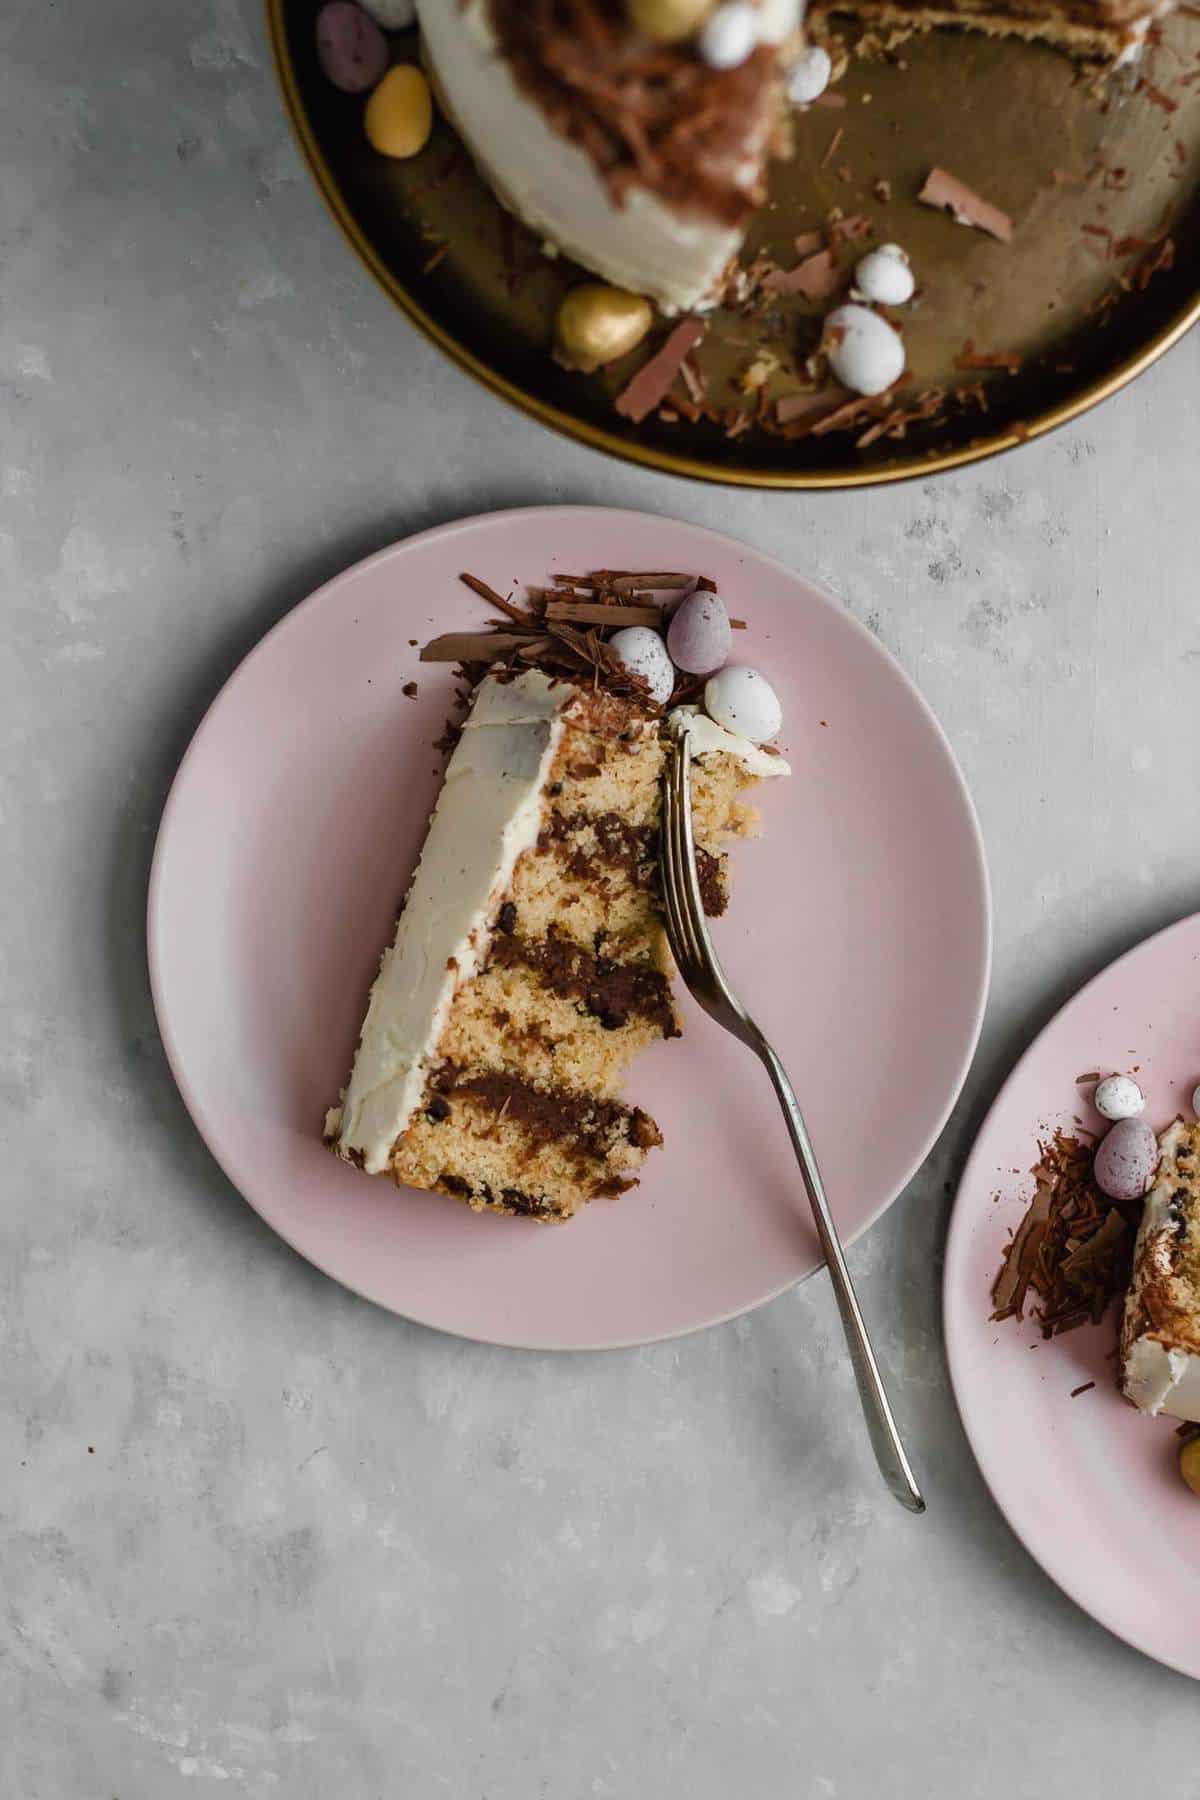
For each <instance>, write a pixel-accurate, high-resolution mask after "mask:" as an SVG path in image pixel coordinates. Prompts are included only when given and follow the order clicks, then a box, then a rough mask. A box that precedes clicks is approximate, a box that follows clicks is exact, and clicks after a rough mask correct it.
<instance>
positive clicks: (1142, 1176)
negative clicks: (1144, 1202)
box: [1092, 1119, 1158, 1200]
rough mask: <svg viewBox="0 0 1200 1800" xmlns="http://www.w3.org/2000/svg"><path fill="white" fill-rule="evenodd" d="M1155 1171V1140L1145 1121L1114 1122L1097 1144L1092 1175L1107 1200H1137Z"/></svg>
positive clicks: (1119, 1120) (1150, 1182)
mask: <svg viewBox="0 0 1200 1800" xmlns="http://www.w3.org/2000/svg"><path fill="white" fill-rule="evenodd" d="M1157 1167H1158V1140H1157V1139H1156V1138H1155V1136H1154V1133H1153V1132H1152V1131H1151V1129H1150V1127H1149V1126H1148V1125H1147V1124H1146V1122H1145V1120H1144V1119H1118V1120H1117V1122H1116V1124H1115V1125H1114V1126H1113V1128H1112V1130H1111V1131H1109V1132H1106V1133H1105V1135H1104V1137H1103V1138H1101V1140H1100V1143H1099V1146H1098V1147H1097V1150H1096V1159H1095V1161H1094V1163H1093V1164H1092V1173H1093V1175H1094V1176H1095V1177H1096V1186H1097V1187H1098V1188H1099V1189H1100V1192H1101V1193H1102V1194H1107V1195H1108V1197H1109V1199H1110V1200H1140V1199H1141V1197H1142V1195H1143V1194H1144V1193H1146V1192H1147V1190H1148V1189H1149V1188H1150V1186H1151V1184H1152V1183H1153V1181H1154V1171H1155V1170H1156V1169H1157Z"/></svg>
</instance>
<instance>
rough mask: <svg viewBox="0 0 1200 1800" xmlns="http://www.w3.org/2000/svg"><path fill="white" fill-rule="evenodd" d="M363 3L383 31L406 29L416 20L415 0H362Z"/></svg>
mask: <svg viewBox="0 0 1200 1800" xmlns="http://www.w3.org/2000/svg"><path fill="white" fill-rule="evenodd" d="M363 5H364V6H365V7H366V9H367V11H368V12H369V13H370V15H371V17H372V18H373V19H375V20H376V21H377V22H378V23H379V24H380V25H382V26H383V29H384V30H385V31H407V30H408V28H409V26H410V25H415V24H416V22H417V0H363Z"/></svg>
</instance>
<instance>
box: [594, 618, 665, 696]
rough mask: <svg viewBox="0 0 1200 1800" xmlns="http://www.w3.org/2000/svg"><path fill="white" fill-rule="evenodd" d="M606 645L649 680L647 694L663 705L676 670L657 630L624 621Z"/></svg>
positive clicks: (626, 664)
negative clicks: (624, 624)
mask: <svg viewBox="0 0 1200 1800" xmlns="http://www.w3.org/2000/svg"><path fill="white" fill-rule="evenodd" d="M608 647H609V649H610V650H611V651H612V653H613V655H614V656H617V657H619V658H620V660H621V661H622V662H623V663H624V664H625V667H626V668H627V669H629V670H630V671H631V672H632V673H633V674H634V675H640V676H641V677H642V680H643V681H645V682H648V683H649V686H650V698H651V699H652V700H656V701H657V702H658V704H659V706H665V705H666V703H667V701H668V700H669V699H670V698H671V693H672V690H673V689H674V686H675V671H674V669H673V668H672V667H671V659H670V657H669V656H668V655H667V646H666V645H665V644H664V643H663V641H662V639H661V638H660V637H659V635H658V633H657V631H651V629H650V627H649V625H626V626H625V628H624V629H623V630H622V631H614V632H613V634H612V636H611V637H610V638H609V640H608Z"/></svg>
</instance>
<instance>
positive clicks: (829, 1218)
mask: <svg viewBox="0 0 1200 1800" xmlns="http://www.w3.org/2000/svg"><path fill="white" fill-rule="evenodd" d="M754 1047H755V1049H756V1050H757V1051H758V1054H759V1056H760V1058H761V1059H762V1061H763V1062H764V1063H765V1065H766V1068H767V1073H768V1074H769V1075H770V1077H771V1081H772V1084H773V1086H774V1088H775V1093H776V1095H777V1096H778V1099H779V1104H780V1106H781V1107H782V1108H783V1116H784V1118H785V1119H786V1120H787V1128H788V1132H789V1134H790V1136H791V1140H792V1148H793V1150H794V1151H795V1152H796V1161H797V1162H798V1163H799V1164H800V1173H801V1175H802V1176H803V1177H804V1186H805V1190H806V1192H807V1194H808V1199H809V1204H810V1206H811V1207H812V1212H813V1219H814V1220H815V1222H816V1227H817V1236H818V1238H819V1239H820V1241H821V1249H822V1251H823V1252H824V1255H825V1261H826V1263H827V1264H828V1265H829V1277H830V1280H831V1281H832V1282H833V1292H834V1295H835V1297H836V1299H837V1303H838V1311H839V1312H840V1313H841V1315H842V1328H843V1330H844V1331H845V1333H846V1344H847V1347H848V1349H849V1351H850V1361H851V1363H852V1364H853V1366H854V1379H855V1381H856V1382H857V1383H858V1397H859V1399H860V1401H861V1402H862V1409H863V1415H864V1417H865V1418H866V1421H867V1431H868V1433H869V1435H870V1439H871V1448H872V1449H873V1450H874V1452H875V1460H876V1462H877V1463H878V1464H879V1469H880V1473H881V1474H882V1476H883V1479H884V1480H885V1481H886V1482H887V1484H888V1487H889V1488H890V1489H891V1491H892V1493H893V1494H894V1495H895V1497H896V1499H897V1500H898V1501H899V1502H900V1504H901V1506H905V1507H907V1508H908V1510H909V1512H914V1513H922V1512H924V1511H925V1501H924V1499H923V1497H922V1494H921V1490H920V1488H919V1487H918V1486H917V1478H916V1476H915V1475H914V1474H913V1470H912V1464H911V1463H910V1462H909V1460H908V1457H907V1455H906V1454H905V1450H904V1445H903V1444H902V1443H901V1442H900V1433H899V1431H898V1430H897V1429H896V1420H895V1417H894V1416H893V1413H892V1408H891V1403H890V1401H889V1400H888V1397H887V1390H886V1388H885V1387H884V1385H883V1377H882V1376H881V1375H880V1373H879V1364H878V1363H877V1362H876V1360H875V1352H874V1350H873V1349H872V1348H871V1340H870V1337H869V1336H868V1335H867V1327H866V1323H865V1321H864V1319H863V1316H862V1309H861V1307H860V1306H859V1304H858V1296H857V1294H856V1293H855V1292H854V1283H853V1282H852V1281H851V1279H850V1271H849V1269H848V1268H847V1267H846V1258H845V1255H844V1254H843V1251H842V1243H841V1239H840V1238H839V1236H838V1230H837V1226H836V1225H835V1224H834V1222H833V1214H832V1213H831V1212H830V1210H829V1202H828V1200H827V1199H826V1198H825V1187H824V1184H823V1182H822V1180H821V1171H820V1169H819V1168H818V1167H817V1159H816V1155H815V1153H814V1151H813V1147H812V1141H811V1139H810V1138H809V1135H808V1127H807V1126H806V1125H805V1123H804V1114H803V1113H802V1112H801V1111H800V1102H799V1101H798V1100H797V1099H796V1095H795V1091H794V1089H793V1087H792V1084H791V1082H790V1081H789V1080H788V1076H787V1070H786V1069H785V1068H784V1066H783V1064H782V1063H781V1062H780V1060H779V1058H778V1057H777V1056H776V1054H775V1052H774V1050H772V1048H771V1046H770V1044H768V1042H767V1040H766V1039H765V1038H764V1037H761V1036H759V1038H758V1041H757V1042H756V1044H755V1046H754Z"/></svg>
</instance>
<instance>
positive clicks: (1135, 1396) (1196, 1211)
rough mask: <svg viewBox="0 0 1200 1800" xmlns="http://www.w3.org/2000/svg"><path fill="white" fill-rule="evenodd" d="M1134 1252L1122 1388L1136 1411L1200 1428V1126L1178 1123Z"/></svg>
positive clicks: (1165, 1140)
mask: <svg viewBox="0 0 1200 1800" xmlns="http://www.w3.org/2000/svg"><path fill="white" fill-rule="evenodd" d="M1159 1150H1160V1155H1161V1160H1160V1162H1159V1166H1158V1173H1157V1176H1156V1178H1155V1182H1154V1186H1153V1187H1152V1188H1151V1190H1150V1192H1149V1193H1148V1194H1147V1196H1146V1202H1145V1210H1144V1212H1143V1215H1142V1223H1141V1227H1140V1229H1139V1231H1138V1237H1137V1244H1136V1246H1135V1249H1134V1262H1133V1279H1132V1282H1131V1284H1130V1288H1129V1293H1128V1296H1127V1298H1126V1302H1125V1316H1124V1321H1123V1325H1122V1330H1121V1346H1120V1382H1121V1390H1122V1392H1123V1393H1124V1395H1125V1397H1126V1399H1128V1400H1130V1401H1131V1402H1132V1403H1133V1405H1134V1406H1136V1407H1137V1408H1138V1410H1139V1411H1140V1412H1145V1413H1149V1414H1150V1415H1151V1416H1154V1415H1156V1414H1158V1413H1160V1412H1165V1413H1169V1414H1171V1415H1172V1417H1174V1418H1179V1419H1189V1420H1193V1421H1200V1122H1198V1123H1196V1124H1191V1125H1189V1124H1186V1123H1185V1122H1184V1121H1183V1120H1182V1119H1177V1120H1176V1121H1175V1122H1174V1123H1173V1124H1172V1125H1171V1126H1169V1127H1168V1129H1167V1130H1166V1131H1165V1132H1164V1133H1163V1135H1162V1137H1161V1138H1160V1139H1159Z"/></svg>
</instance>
